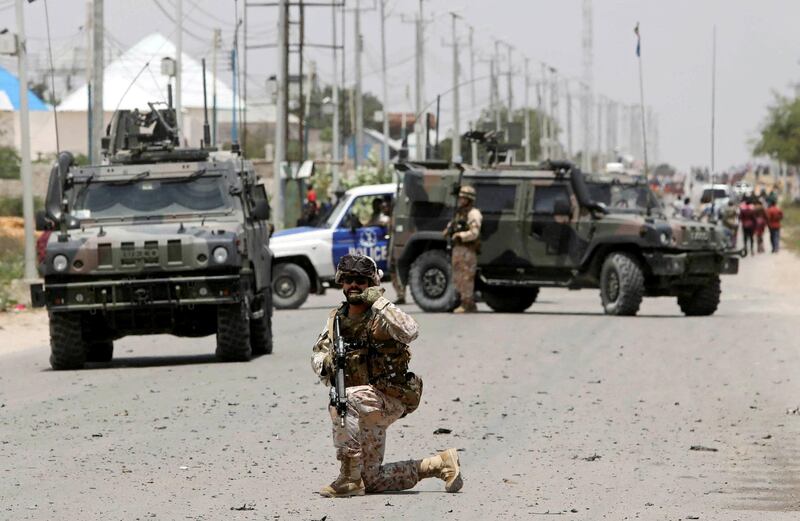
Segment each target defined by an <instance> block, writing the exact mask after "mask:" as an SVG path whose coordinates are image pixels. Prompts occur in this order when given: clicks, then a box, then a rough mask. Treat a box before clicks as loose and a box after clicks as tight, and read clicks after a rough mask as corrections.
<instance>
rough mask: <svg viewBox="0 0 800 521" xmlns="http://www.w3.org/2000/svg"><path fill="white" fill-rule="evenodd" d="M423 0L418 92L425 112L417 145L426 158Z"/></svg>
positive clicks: (426, 118)
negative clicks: (420, 136) (420, 137)
mask: <svg viewBox="0 0 800 521" xmlns="http://www.w3.org/2000/svg"><path fill="white" fill-rule="evenodd" d="M423 2H424V0H419V51H418V52H419V92H420V95H419V96H420V107H419V108H420V110H424V111H425V114H420V115H419V116H420V117H422V119H423V123H422V127H421V130H422V132H423V133H424V136H422V137H423V139H422V141H421V142H417V146H418V147H422V159H428V136H429V134H430V132H429V131H428V114H427V109H426V108H425V107H424V105H425V12H424V10H423Z"/></svg>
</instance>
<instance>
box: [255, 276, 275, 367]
mask: <svg viewBox="0 0 800 521" xmlns="http://www.w3.org/2000/svg"><path fill="white" fill-rule="evenodd" d="M256 301H257V303H258V307H255V306H254V308H255V311H256V312H263V314H262V315H261V317H260V318H251V319H250V348H251V349H252V352H253V354H254V355H269V354H272V296H271V293H270V290H269V289H266V290H264V293H262V294H260V295H256Z"/></svg>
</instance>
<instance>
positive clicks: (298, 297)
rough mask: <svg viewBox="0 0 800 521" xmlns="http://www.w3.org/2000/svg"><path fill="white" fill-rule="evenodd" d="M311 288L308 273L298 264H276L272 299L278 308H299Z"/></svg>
mask: <svg viewBox="0 0 800 521" xmlns="http://www.w3.org/2000/svg"><path fill="white" fill-rule="evenodd" d="M310 290H311V281H310V280H309V278H308V273H306V271H305V270H304V269H303V268H301V267H300V266H298V265H297V264H292V263H289V262H287V263H285V264H279V265H277V266H275V271H274V273H273V275H272V301H273V303H274V304H275V307H276V308H278V309H297V308H299V307H300V306H302V305H303V302H305V301H306V299H307V298H308V293H309V291H310Z"/></svg>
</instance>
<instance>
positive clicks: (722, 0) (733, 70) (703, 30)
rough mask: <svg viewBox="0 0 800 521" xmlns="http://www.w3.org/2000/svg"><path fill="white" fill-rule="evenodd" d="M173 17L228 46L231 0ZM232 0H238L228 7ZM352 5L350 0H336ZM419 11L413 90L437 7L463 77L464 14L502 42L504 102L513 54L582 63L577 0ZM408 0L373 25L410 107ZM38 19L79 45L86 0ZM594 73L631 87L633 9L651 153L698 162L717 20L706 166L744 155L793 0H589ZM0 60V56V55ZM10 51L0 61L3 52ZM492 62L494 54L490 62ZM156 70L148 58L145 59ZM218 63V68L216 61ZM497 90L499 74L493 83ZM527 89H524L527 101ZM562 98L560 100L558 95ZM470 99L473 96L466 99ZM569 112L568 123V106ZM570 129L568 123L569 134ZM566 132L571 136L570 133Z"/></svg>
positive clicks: (393, 104) (375, 78)
mask: <svg viewBox="0 0 800 521" xmlns="http://www.w3.org/2000/svg"><path fill="white" fill-rule="evenodd" d="M175 1H176V0H106V2H105V20H106V30H107V32H108V35H109V40H110V42H109V44H110V45H111V46H112V47H114V48H122V49H124V48H127V47H128V46H130V45H132V44H134V43H135V42H136V41H138V40H139V39H140V38H142V37H144V36H145V35H147V34H149V33H150V32H152V31H160V32H162V33H163V34H165V35H167V36H168V37H170V38H172V39H174V35H175V28H174V25H173V24H172V22H170V21H169V20H167V19H166V17H165V16H164V15H163V14H162V13H161V11H160V10H159V8H158V5H157V3H160V5H162V6H163V7H164V8H165V9H166V10H167V11H168V12H170V13H172V12H174V9H175V8H174V6H175ZM378 1H379V0H374V1H371V0H361V5H362V8H365V9H368V10H366V11H365V12H364V13H363V16H362V30H363V32H364V40H365V53H364V61H363V63H364V65H363V66H364V71H365V78H364V85H365V89H366V90H369V91H371V92H373V93H375V94H378V95H380V92H381V90H380V89H381V85H380V74H379V70H380V32H379V30H380V22H379V17H378V11H377V8H375V9H372V8H373V7H375V6H376V4H377V2H378ZM183 3H184V13H185V14H186V16H187V20H186V24H185V28H186V29H187V30H188V31H190V32H191V33H193V34H194V35H195V36H197V37H200V40H198V39H197V38H195V37H194V36H190V35H188V34H187V35H186V36H184V48H185V50H186V51H187V52H189V53H191V54H193V55H194V56H196V57H201V56H209V52H210V47H211V44H210V42H211V30H212V28H213V27H220V28H222V30H223V38H224V44H223V45H224V46H225V47H228V48H229V47H230V45H231V40H232V34H233V27H234V18H235V15H234V5H235V4H234V1H233V0H184V2H183ZM242 4H243V2H239V8H240V9H241V7H242ZM347 4H348V6H355V0H348V1H347ZM424 5H425V11H426V16H427V17H430V18H431V20H432V21H431V24H430V25H429V26H428V28H427V29H428V30H427V38H426V44H427V45H426V94H427V98H428V99H434V98H435V95H436V93H437V92H441V91H444V90H447V89H448V88H449V87H450V84H451V77H452V69H451V63H452V59H451V52H452V51H451V49H450V47H449V46H448V43H449V41H450V16H449V14H448V12H449V11H455V12H457V13H459V14H460V15H461V16H462V17H463V22H462V25H461V26H460V34H461V36H462V37H463V38H464V42H463V43H464V47H463V51H462V54H461V63H462V74H463V76H462V77H463V79H464V80H466V79H468V78H469V59H468V52H467V51H468V48H467V47H466V35H467V24H471V25H473V26H474V27H475V41H476V47H477V48H478V51H479V52H480V57H481V58H486V57H488V55H489V53H490V52H491V51H492V50H493V40H492V38H500V39H502V40H504V41H507V42H509V43H510V44H511V45H513V46H514V47H515V48H516V51H515V54H514V62H515V63H514V69H515V70H516V72H518V73H519V74H518V75H517V76H516V79H515V82H514V98H515V105H516V106H519V105H520V103H521V102H522V100H523V96H524V93H523V80H522V74H521V73H522V67H523V65H522V59H521V56H522V55H523V54H524V55H526V56H528V57H530V58H531V60H532V64H531V70H532V73H533V74H534V75H538V71H539V65H538V62H539V61H546V62H547V63H549V64H552V65H553V66H555V67H556V68H558V70H559V71H560V72H562V73H564V74H567V75H569V76H573V77H579V76H580V75H581V74H582V51H581V34H582V17H581V6H582V0H551V1H544V0H491V1H485V0H471V1H467V0H426V1H425V4H424ZM418 6H419V2H418V1H417V0H387V13H389V15H390V16H389V19H388V20H387V35H388V42H389V46H388V54H389V58H388V62H389V64H390V66H391V69H390V72H389V79H390V84H391V87H390V95H389V103H388V107H389V109H390V110H403V109H409V110H410V109H411V106H410V105H409V104H408V101H407V100H406V96H407V94H409V95H410V96H411V98H412V99H413V86H414V77H413V71H414V62H413V53H414V30H413V25H410V24H407V23H404V22H403V20H402V19H401V15H402V16H405V17H412V16H413V15H414V14H415V13H416V12H417V9H418ZM8 7H13V2H11V0H0V28H2V27H8V28H9V29H12V30H13V28H14V26H15V16H14V9H13V8H8ZM49 8H50V9H51V13H50V18H51V32H52V35H53V38H54V43H55V46H54V52H55V54H56V57H57V58H56V59H57V60H61V59H65V58H68V57H70V56H72V53H73V52H74V51H73V49H75V48H76V47H82V46H84V42H85V36H84V35H83V34H82V33H81V27H82V26H83V24H84V20H85V13H86V3H85V1H83V0H59V1H53V0H51V1H50V3H49ZM25 9H26V31H27V34H28V36H29V37H30V39H31V41H30V48H31V50H32V52H34V53H35V52H37V51H42V50H43V49H44V40H43V38H44V37H45V36H46V28H45V23H44V6H43V3H42V0H37V1H36V2H35V3H33V4H27V2H26V4H25ZM593 11H594V25H593V27H594V85H595V90H596V92H598V93H601V94H603V95H605V96H607V97H609V98H612V99H614V100H618V101H622V102H624V103H636V102H638V99H639V78H638V69H637V61H636V56H635V52H634V50H635V37H634V35H633V27H634V25H635V24H636V22H637V21H638V22H639V23H640V28H641V33H642V59H643V65H644V88H645V102H646V104H647V105H650V106H652V107H653V108H654V110H655V112H656V113H657V114H658V117H659V129H660V140H659V151H660V154H659V156H660V159H661V160H664V161H668V162H671V163H673V164H675V165H677V166H678V167H679V168H687V167H688V166H690V165H707V164H708V163H709V162H710V147H711V145H710V142H711V139H710V119H711V54H712V52H711V48H712V31H713V27H714V26H715V25H716V27H717V123H716V128H717V149H716V151H717V155H716V158H717V168H718V169H724V168H726V167H729V166H731V165H736V164H741V163H744V162H746V161H747V160H748V159H749V157H750V154H749V148H750V147H749V145H748V141H749V140H750V139H752V138H753V137H754V136H755V135H756V134H757V130H758V127H759V125H760V123H761V121H762V120H763V117H764V114H765V108H766V106H767V105H768V104H769V103H770V101H771V99H772V91H773V90H777V91H780V92H784V93H791V92H793V88H794V87H793V85H794V83H795V82H797V81H798V80H800V65H799V64H798V58H800V56H799V54H800V31H798V30H797V24H798V21H800V1H797V0H758V1H755V0H691V1H690V0H669V1H665V0H595V1H594V2H593ZM276 15H277V10H276V9H275V8H263V7H262V8H250V9H248V17H249V20H248V31H249V35H248V40H249V41H250V43H251V44H257V43H271V42H274V39H275V35H276V30H275V25H276ZM346 32H347V35H346V36H347V41H346V45H347V46H348V49H347V52H348V54H347V57H346V59H347V68H348V81H352V71H353V68H352V63H353V61H352V51H351V50H352V14H350V13H349V14H348V15H347V27H346ZM330 34H331V17H330V9H328V8H307V27H306V39H307V42H309V43H314V42H316V43H326V44H327V43H329V42H330ZM276 56H277V51H276V50H275V49H269V50H262V51H250V53H249V54H248V60H249V63H248V68H249V71H248V72H249V76H250V87H249V92H248V96H249V97H251V98H252V97H255V96H257V95H262V96H263V92H264V89H263V87H262V85H263V83H264V79H265V78H266V76H267V75H269V74H272V73H274V66H275V63H276ZM307 59H309V60H314V61H315V62H316V63H317V65H318V71H319V74H320V75H321V79H322V80H323V81H326V80H328V79H329V78H330V75H331V74H332V71H331V63H330V51H325V50H319V49H313V50H309V52H308V55H307ZM2 63H4V64H6V65H8V64H9V62H8V61H7V60H4V61H3V62H2ZM11 64H13V62H11ZM504 67H505V65H504ZM156 72H158V71H157V70H156ZM487 73H488V64H487V63H486V62H483V61H478V62H476V76H485V75H486V74H487ZM220 74H221V75H223V79H224V74H228V75H229V73H226V72H223V71H221V72H220ZM488 89H489V85H488V81H480V82H478V83H477V85H476V90H477V92H476V95H477V101H476V105H479V106H483V105H485V104H486V102H487V101H488ZM500 89H501V95H502V96H503V97H505V92H506V86H505V81H502V82H501V85H500ZM461 99H462V107H464V111H465V113H468V114H467V115H465V118H466V119H469V118H470V117H474V115H475V110H474V107H471V105H470V104H471V99H470V90H469V88H468V87H467V88H464V89H463V90H462V96H461ZM534 100H535V95H534V93H533V92H531V103H535V101H534ZM450 103H451V102H450V101H449V99H448V98H443V101H442V105H443V107H442V108H443V114H442V119H443V122H444V123H445V124H448V123H449V121H450V119H451V118H450V116H451V114H450V112H449V111H450V107H451V105H450ZM562 103H563V101H562ZM470 109H473V110H472V112H471V113H470ZM574 124H575V125H576V129H577V124H578V118H577V115H576V116H575V117H574ZM578 135H579V133H578V132H577V130H576V136H578ZM575 141H576V143H577V142H578V138H577V137H576V138H575Z"/></svg>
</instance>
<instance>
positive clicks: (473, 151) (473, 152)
mask: <svg viewBox="0 0 800 521" xmlns="http://www.w3.org/2000/svg"><path fill="white" fill-rule="evenodd" d="M474 32H475V29H474V28H473V27H472V26H471V25H470V26H469V85H470V107H472V110H475V108H476V107H477V105H476V104H475V42H474V34H473V33H474ZM470 129H473V130H474V129H475V125H474V123H472V122H470ZM469 151H470V156H471V157H472V166H474V167H475V168H477V167H478V166H479V164H478V143H477V142H476V141H474V140H473V141H470V148H469Z"/></svg>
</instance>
